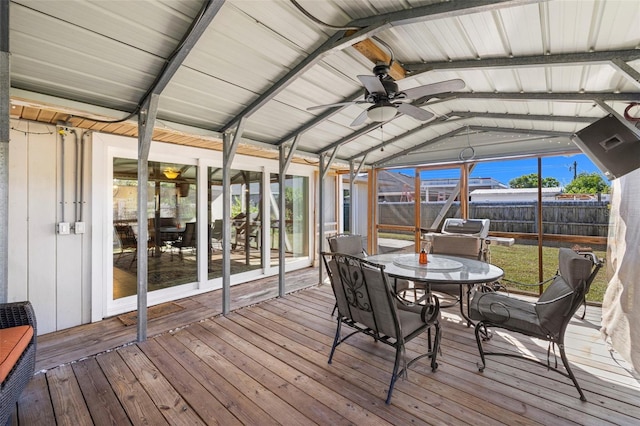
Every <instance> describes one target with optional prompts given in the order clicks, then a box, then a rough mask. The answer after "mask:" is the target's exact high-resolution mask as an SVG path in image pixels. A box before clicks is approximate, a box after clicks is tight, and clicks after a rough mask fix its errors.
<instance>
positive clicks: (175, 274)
mask: <svg viewBox="0 0 640 426" xmlns="http://www.w3.org/2000/svg"><path fill="white" fill-rule="evenodd" d="M196 172H197V168H196V166H191V165H184V164H175V163H161V162H149V184H148V185H149V187H148V189H147V192H148V198H147V214H148V223H147V226H148V235H149V239H148V241H147V248H146V253H145V255H147V256H148V291H155V290H159V289H163V288H168V287H172V286H176V285H181V284H185V283H190V282H194V281H196V279H197V264H196V254H197V244H196V241H197V232H196V228H197V227H196V219H197V217H196V211H197V209H196V192H197V191H196ZM137 179H138V174H137V160H135V159H124V158H114V160H113V241H114V247H113V253H114V257H113V298H114V299H118V298H122V297H126V296H132V295H135V294H136V293H137V262H136V259H137V256H138V255H139V253H138V250H137V246H138V244H137V240H138V229H139V223H138V217H137V195H138V181H137Z"/></svg>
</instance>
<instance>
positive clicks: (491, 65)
mask: <svg viewBox="0 0 640 426" xmlns="http://www.w3.org/2000/svg"><path fill="white" fill-rule="evenodd" d="M298 3H299V4H300V5H301V6H302V7H304V8H305V9H306V10H307V11H308V12H309V13H310V14H312V15H313V16H315V17H316V18H317V19H319V20H321V21H324V22H326V23H329V24H332V25H335V26H341V25H344V26H349V27H351V26H357V27H359V28H362V30H360V31H359V32H357V33H356V35H355V36H348V35H347V36H343V37H342V38H341V37H340V36H341V35H342V33H343V31H342V30H338V29H334V28H330V27H326V26H321V25H318V24H317V23H315V22H313V21H312V20H311V19H309V18H308V17H306V16H304V15H303V14H302V13H301V11H300V10H298V9H297V8H296V7H295V6H294V5H293V4H292V2H290V1H285V0H260V1H248V0H244V1H241V0H238V1H227V2H224V4H223V5H222V7H221V8H220V10H219V12H218V13H217V15H216V16H215V17H214V19H213V21H212V23H211V24H210V25H209V27H208V28H207V29H206V31H205V32H204V34H203V36H202V37H201V38H200V39H199V41H198V42H197V43H196V44H195V46H193V48H192V49H191V51H190V53H189V55H188V56H187V58H186V60H185V61H184V62H183V64H182V65H181V66H180V68H179V69H178V71H177V72H176V74H175V75H174V76H173V78H172V79H171V81H170V82H169V84H168V85H167V87H166V89H165V90H164V91H163V93H162V95H161V97H160V103H159V111H158V119H159V121H160V122H161V124H162V125H163V126H164V127H165V129H166V130H167V131H169V130H171V129H174V130H176V131H178V132H179V133H189V132H190V131H189V129H192V130H193V131H192V132H191V133H193V135H194V136H195V139H198V137H199V136H198V135H200V134H207V135H209V137H210V138H212V139H215V138H216V135H218V136H219V132H221V131H224V130H227V129H228V128H230V127H233V125H234V124H236V123H237V122H238V120H239V119H240V118H241V117H242V116H245V117H246V118H247V120H246V125H245V131H244V133H243V139H244V140H245V141H246V142H249V143H251V142H252V141H255V142H258V143H262V144H268V145H272V146H274V147H275V146H278V145H280V144H282V143H286V142H287V141H289V140H291V139H292V138H293V136H295V135H296V134H298V133H301V134H302V136H301V138H300V143H299V145H298V149H300V150H302V151H304V152H306V153H311V154H322V153H325V152H329V151H331V150H332V149H333V148H335V147H339V151H338V154H337V158H338V159H341V160H354V161H361V160H362V155H363V154H364V153H368V155H367V158H366V162H367V164H381V165H382V164H387V165H402V164H403V163H411V164H415V163H417V162H419V163H423V164H426V163H433V162H449V161H458V160H459V154H460V151H461V149H464V147H467V146H469V145H470V146H472V147H474V149H475V153H476V158H478V159H481V158H490V157H503V156H513V155H531V154H548V153H557V152H561V151H565V152H566V151H575V150H576V148H575V146H574V145H573V144H572V143H571V142H569V139H568V135H570V134H571V133H574V132H575V131H577V130H579V129H581V128H583V127H585V126H586V125H588V124H589V122H590V120H595V119H597V118H599V117H603V116H604V115H606V114H607V113H609V112H614V113H617V114H622V113H623V111H624V108H625V107H626V106H627V104H628V102H630V101H640V83H639V81H638V80H639V78H638V76H639V75H640V72H639V70H640V59H639V58H640V49H639V48H640V31H638V28H640V2H638V1H625V0H620V1H618V0H609V1H591V0H581V1H577V0H576V1H548V2H538V1H496V0H494V1H491V0H480V1H476V2H470V1H450V2H438V1H413V0H410V1H409V0H408V1H403V2H399V1H396V0H360V1H355V0H342V1H338V0H336V1H322V2H318V1H310V0H299V1H298ZM203 4H204V3H203V2H202V1H200V0H197V1H196V0H193V1H189V0H163V1H157V0H155V1H151V0H146V1H140V0H131V1H126V2H122V1H117V2H114V1H106V0H102V1H55V2H51V1H43V0H14V1H12V2H11V8H10V14H11V15H10V43H11V44H10V49H11V54H12V56H11V85H12V88H13V89H12V90H13V92H12V95H13V97H14V98H16V99H17V98H20V99H21V100H26V101H28V102H30V104H29V105H30V106H33V104H37V102H42V104H43V105H48V106H49V108H51V109H53V110H54V111H55V110H56V105H55V104H56V100H55V99H53V100H52V98H47V97H45V95H46V96H50V97H55V98H57V99H60V100H64V102H63V101H60V102H58V104H59V105H60V106H66V107H68V105H69V104H70V103H73V102H81V103H84V104H88V105H92V106H96V107H100V108H101V109H100V110H97V109H96V110H95V111H94V110H93V108H92V107H86V109H84V112H86V113H88V114H89V113H90V114H98V115H101V116H111V117H112V118H121V117H124V116H126V115H127V114H128V113H130V112H132V111H134V110H135V109H136V106H137V105H138V104H139V103H140V102H141V100H142V99H143V97H144V95H145V93H146V92H147V91H148V90H149V88H150V87H152V85H153V83H154V81H155V80H156V78H157V76H158V75H159V73H160V72H161V70H162V68H163V66H164V64H165V63H166V62H167V61H168V60H169V59H170V55H171V54H172V52H174V50H175V49H176V48H178V47H179V46H180V41H181V39H182V38H183V36H184V35H185V34H186V33H187V31H188V29H189V27H190V25H191V24H192V22H193V21H194V20H195V19H196V17H197V16H198V14H199V11H200V10H201V8H202V6H203ZM336 34H337V35H336ZM372 36H376V37H378V38H379V39H380V40H382V43H380V42H378V41H372V38H371V37H372ZM331 37H336V38H335V40H331ZM345 37H346V38H345ZM349 37H355V38H352V39H349ZM328 40H329V41H328ZM360 41H363V43H369V45H367V46H365V47H369V48H370V47H371V44H374V47H377V48H378V49H382V51H384V52H386V47H385V45H388V46H390V48H391V50H392V51H393V54H394V55H395V59H396V61H397V62H398V63H399V64H401V65H402V66H403V67H404V68H405V70H407V75H408V77H407V78H405V79H402V80H399V81H398V86H399V87H400V89H401V90H406V89H409V88H413V87H417V86H419V85H423V84H431V83H437V82H441V81H444V80H449V79H456V78H460V79H462V80H464V82H465V83H466V87H465V88H464V89H463V90H461V91H459V92H458V93H455V94H450V95H447V96H441V98H440V99H437V98H433V99H430V100H429V101H428V102H427V103H426V104H422V108H424V109H426V110H428V111H430V112H432V113H433V114H435V118H434V119H433V120H432V121H431V122H429V123H426V124H425V123H423V122H419V121H417V120H415V119H413V118H411V117H408V116H406V115H405V116H403V115H402V114H398V116H396V118H394V119H393V120H391V121H390V122H388V123H385V124H384V126H383V128H382V130H381V129H380V125H379V123H365V124H364V125H361V126H358V127H355V128H354V127H351V126H350V123H351V122H352V121H353V120H354V118H355V117H356V116H358V115H359V114H360V113H361V112H362V110H363V109H364V108H365V107H367V106H369V104H366V105H349V106H346V107H343V108H339V109H333V110H332V109H327V110H323V109H319V110H313V111H308V110H307V108H309V107H311V106H315V105H323V104H330V103H335V102H343V101H350V100H354V99H361V98H362V95H361V83H360V81H359V80H358V79H357V77H356V76H357V75H362V74H366V75H370V74H371V73H372V67H373V65H374V63H373V62H372V58H367V57H365V56H364V55H363V54H362V53H360V51H359V50H358V49H356V48H354V47H352V46H353V44H355V43H356V42H360ZM361 46H362V44H361ZM590 55H591V56H590ZM598 55H600V56H598ZM591 58H593V59H591ZM373 59H375V58H373ZM492 61H493V62H492ZM298 68H300V69H298ZM52 103H53V104H54V105H53V107H52V106H51V104H52ZM16 105H20V103H19V102H16ZM74 105H79V104H74ZM77 110H78V111H83V108H82V107H81V106H77ZM65 111H66V110H60V109H58V112H60V113H61V115H62V113H64V112H65ZM16 116H17V115H16ZM12 117H14V115H13V113H12ZM527 117H531V118H530V119H528V118H527ZM67 118H68V117H67ZM71 120H77V121H78V120H79V121H82V120H81V119H79V118H73V119H71ZM72 122H73V121H72ZM85 122H86V123H88V124H87V126H96V123H90V122H89V121H86V120H85ZM74 124H75V123H74ZM131 124H133V125H135V122H134V121H132V122H131ZM185 126H189V127H185ZM471 129H472V130H471ZM500 129H507V130H508V131H501V130H500ZM514 129H521V131H516V132H515V133H514ZM455 131H458V132H459V133H458V134H454V135H452V136H451V137H450V138H442V136H443V135H448V134H450V133H452V132H455ZM528 131H535V134H534V135H531V134H528ZM544 132H547V134H545V133H544ZM440 139H442V140H440ZM434 140H437V141H438V142H434V143H429V141H434ZM216 145H217V144H216ZM259 145H260V144H259ZM260 146H261V147H263V146H264V145H260ZM381 146H384V150H381V149H379V148H380V147H381ZM416 146H423V147H422V148H421V149H420V150H418V151H417V153H414V154H411V155H405V154H404V153H405V152H406V151H407V150H409V149H411V148H414V147H416ZM400 153H402V154H403V155H399V154H400Z"/></svg>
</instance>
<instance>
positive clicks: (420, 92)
mask: <svg viewBox="0 0 640 426" xmlns="http://www.w3.org/2000/svg"><path fill="white" fill-rule="evenodd" d="M464 87H465V84H464V81H463V80H461V79H459V78H456V79H453V80H447V81H441V82H440V83H433V84H425V85H424V86H418V87H414V88H413V89H407V90H403V92H404V94H405V95H406V97H407V99H420V98H423V97H425V96H430V95H436V94H438V93H447V92H453V91H454V90H460V89H464Z"/></svg>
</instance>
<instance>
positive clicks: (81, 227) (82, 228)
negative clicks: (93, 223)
mask: <svg viewBox="0 0 640 426" xmlns="http://www.w3.org/2000/svg"><path fill="white" fill-rule="evenodd" d="M73 229H74V230H75V231H76V234H84V233H85V232H87V227H86V225H85V223H84V222H76V223H75V225H74V226H73Z"/></svg>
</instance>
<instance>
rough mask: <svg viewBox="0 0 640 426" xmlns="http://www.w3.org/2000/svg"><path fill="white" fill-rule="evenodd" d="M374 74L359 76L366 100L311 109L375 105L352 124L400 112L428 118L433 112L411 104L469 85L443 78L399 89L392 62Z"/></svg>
mask: <svg viewBox="0 0 640 426" xmlns="http://www.w3.org/2000/svg"><path fill="white" fill-rule="evenodd" d="M373 74H374V75H359V76H358V79H359V80H360V82H361V83H362V85H363V86H364V99H362V100H356V101H348V102H338V103H335V104H329V105H318V106H312V107H310V108H307V110H308V111H311V110H314V109H319V108H329V107H336V106H342V105H351V104H366V103H369V104H373V105H372V106H370V107H369V108H367V109H366V110H364V111H362V113H361V114H360V115H358V116H357V117H356V119H355V120H353V123H351V126H359V125H361V124H362V123H364V122H365V120H366V119H367V118H368V119H369V120H371V121H374V122H378V121H380V122H385V121H388V120H391V119H392V118H393V117H395V116H396V114H397V113H398V111H399V112H401V113H403V114H406V115H408V116H410V117H413V118H415V119H416V120H419V121H427V120H429V119H430V118H432V117H433V113H431V112H429V111H426V110H424V109H422V108H418V107H417V106H415V105H412V104H411V103H409V102H410V101H411V100H415V99H420V98H424V97H426V96H432V95H437V94H440V93H447V92H452V91H454V90H460V89H463V88H464V87H465V83H464V81H462V80H460V79H454V80H447V81H442V82H440V83H433V84H425V85H423V86H418V87H414V88H412V89H406V90H398V85H397V84H396V82H395V80H394V79H393V77H391V76H390V75H389V65H388V64H378V65H376V66H375V67H373Z"/></svg>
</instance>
